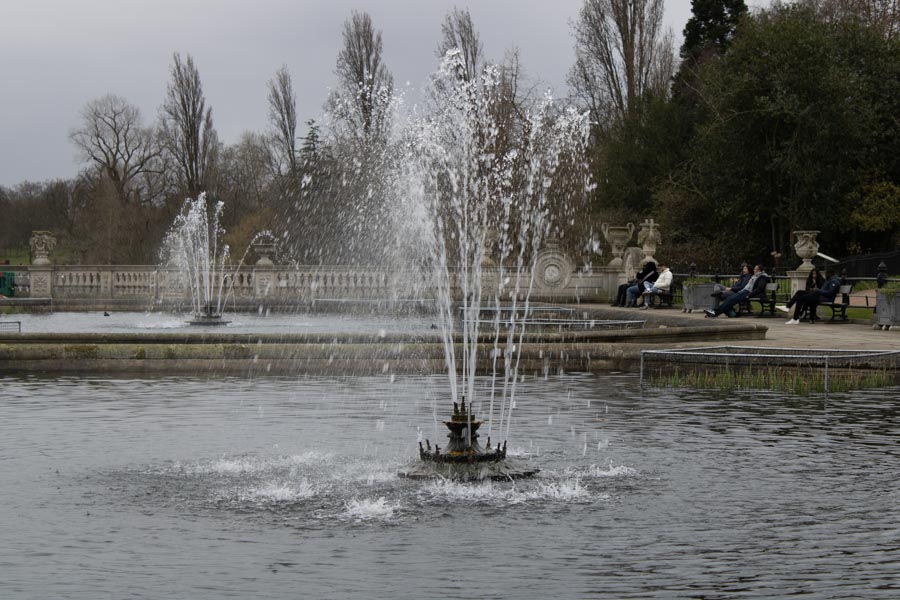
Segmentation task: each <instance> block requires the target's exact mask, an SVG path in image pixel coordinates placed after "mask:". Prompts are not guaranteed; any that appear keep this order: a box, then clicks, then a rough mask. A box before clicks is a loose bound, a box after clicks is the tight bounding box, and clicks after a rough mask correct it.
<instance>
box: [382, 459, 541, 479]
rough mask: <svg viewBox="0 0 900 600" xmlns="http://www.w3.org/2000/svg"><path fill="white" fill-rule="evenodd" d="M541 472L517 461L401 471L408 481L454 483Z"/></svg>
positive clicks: (439, 465) (426, 466)
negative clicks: (447, 481) (436, 480)
mask: <svg viewBox="0 0 900 600" xmlns="http://www.w3.org/2000/svg"><path fill="white" fill-rule="evenodd" d="M539 471H540V469H538V468H537V467H533V466H530V465H526V464H524V463H523V462H521V461H517V460H515V459H504V460H498V461H494V462H481V463H445V462H441V463H435V462H420V463H416V464H415V465H412V466H410V467H409V468H408V469H406V470H403V471H400V472H399V473H398V475H399V476H400V477H406V478H408V479H451V480H453V481H484V480H488V479H490V480H510V479H524V478H527V477H533V476H535V475H537V473H538V472H539Z"/></svg>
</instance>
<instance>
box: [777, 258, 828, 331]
mask: <svg viewBox="0 0 900 600" xmlns="http://www.w3.org/2000/svg"><path fill="white" fill-rule="evenodd" d="M826 275H827V276H828V281H826V282H825V283H824V285H822V288H821V289H818V290H815V291H813V292H804V293H803V295H802V296H800V297H799V298H797V301H796V302H795V306H794V316H793V317H791V319H790V320H788V321H786V322H785V324H786V325H797V324H798V323H800V316H801V315H802V314H803V313H804V312H806V311H809V315H810V320H811V321H815V319H816V307H817V306H819V304H822V303H823V302H834V297H835V296H837V293H838V290H840V289H841V277H840V275H838V274H837V273H835V272H834V271H828V272H826Z"/></svg>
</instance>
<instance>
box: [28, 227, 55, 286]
mask: <svg viewBox="0 0 900 600" xmlns="http://www.w3.org/2000/svg"><path fill="white" fill-rule="evenodd" d="M30 244H31V266H29V267H28V277H29V279H30V280H31V297H32V298H52V297H53V266H52V264H51V263H50V251H51V250H53V247H54V246H56V238H55V237H53V234H52V233H50V232H49V231H32V232H31V240H30Z"/></svg>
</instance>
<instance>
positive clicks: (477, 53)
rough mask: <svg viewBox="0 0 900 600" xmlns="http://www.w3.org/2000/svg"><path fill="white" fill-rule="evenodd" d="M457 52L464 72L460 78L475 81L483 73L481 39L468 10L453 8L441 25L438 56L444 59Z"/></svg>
mask: <svg viewBox="0 0 900 600" xmlns="http://www.w3.org/2000/svg"><path fill="white" fill-rule="evenodd" d="M454 49H455V50H457V51H458V52H459V54H460V58H461V59H462V60H461V63H460V64H462V66H463V70H462V71H461V73H460V76H461V77H462V78H463V79H464V80H465V81H474V80H475V78H476V77H478V74H479V73H480V71H481V67H482V63H483V62H484V59H483V58H482V52H483V50H482V46H481V38H480V37H479V35H478V32H477V31H476V30H475V24H474V23H473V22H472V15H470V14H469V11H468V9H466V10H460V9H458V8H455V7H454V8H453V10H451V11H450V12H448V13H447V15H446V16H445V17H444V22H443V24H442V25H441V43H440V44H438V49H437V55H438V58H442V57H443V56H444V55H445V54H447V52H448V51H450V50H454Z"/></svg>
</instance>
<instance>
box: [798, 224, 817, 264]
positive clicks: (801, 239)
mask: <svg viewBox="0 0 900 600" xmlns="http://www.w3.org/2000/svg"><path fill="white" fill-rule="evenodd" d="M793 234H794V236H796V238H797V241H796V242H794V251H795V252H796V253H797V256H799V257H800V258H802V259H803V262H802V263H801V264H800V266H799V267H797V271H801V272H803V273H809V272H810V271H812V270H813V263H812V259H814V258H815V257H816V254H818V253H819V242H817V241H816V236H818V235H819V232H818V231H794V232H793Z"/></svg>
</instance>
